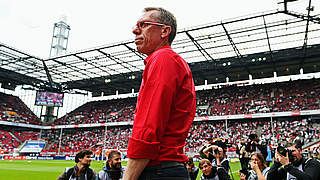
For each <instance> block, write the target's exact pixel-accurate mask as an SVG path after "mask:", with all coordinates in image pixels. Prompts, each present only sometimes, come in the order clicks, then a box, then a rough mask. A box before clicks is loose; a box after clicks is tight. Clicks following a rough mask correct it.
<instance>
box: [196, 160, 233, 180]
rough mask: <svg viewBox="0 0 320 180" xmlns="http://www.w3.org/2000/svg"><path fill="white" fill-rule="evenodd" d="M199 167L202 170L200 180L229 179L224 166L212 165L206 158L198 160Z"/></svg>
mask: <svg viewBox="0 0 320 180" xmlns="http://www.w3.org/2000/svg"><path fill="white" fill-rule="evenodd" d="M199 168H200V170H201V171H202V176H201V178H200V180H216V179H219V180H231V179H230V177H229V175H228V172H227V171H226V170H225V169H224V168H222V167H219V166H218V167H217V166H212V164H211V162H210V161H209V160H208V159H202V160H201V161H200V162H199Z"/></svg>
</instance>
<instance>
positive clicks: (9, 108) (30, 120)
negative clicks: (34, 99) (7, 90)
mask: <svg viewBox="0 0 320 180" xmlns="http://www.w3.org/2000/svg"><path fill="white" fill-rule="evenodd" d="M0 120H1V121H11V122H18V123H25V124H35V125H39V124H40V119H39V118H38V117H37V116H36V115H35V114H34V113H33V112H32V111H31V110H30V109H29V108H28V107H27V106H26V105H25V103H24V102H23V101H21V99H20V98H18V97H16V96H12V95H8V94H4V93H1V92H0Z"/></svg>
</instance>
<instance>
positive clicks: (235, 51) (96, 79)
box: [0, 11, 320, 94]
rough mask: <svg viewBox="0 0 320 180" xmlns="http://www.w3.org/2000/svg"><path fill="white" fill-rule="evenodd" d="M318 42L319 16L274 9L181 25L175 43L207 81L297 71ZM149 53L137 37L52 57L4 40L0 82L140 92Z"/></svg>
mask: <svg viewBox="0 0 320 180" xmlns="http://www.w3.org/2000/svg"><path fill="white" fill-rule="evenodd" d="M319 44H320V15H316V16H308V15H304V14H299V13H295V12H289V11H286V12H285V11H270V12H264V13H259V14H254V15H250V16H244V17H238V18H235V19H229V20H224V21H220V22H214V23H211V24H207V25H202V26H196V27H191V28H186V29H181V30H179V31H178V33H177V36H176V39H175V41H174V42H173V44H172V48H173V49H174V50H175V51H176V52H177V53H178V54H180V55H181V56H182V57H183V58H184V59H185V60H186V61H187V62H188V63H189V64H190V66H191V69H192V71H193V75H194V79H195V81H196V84H203V83H204V80H205V79H207V80H209V81H210V82H219V81H221V80H222V79H223V80H225V78H226V77H229V78H232V79H233V80H240V79H243V78H247V79H248V75H249V74H251V75H252V76H253V77H264V76H273V72H277V73H278V74H281V72H278V71H280V69H279V66H281V65H283V66H285V67H284V68H288V67H289V66H293V67H292V68H291V69H294V70H291V72H287V73H296V72H297V71H299V69H300V68H301V67H304V65H305V64H306V63H307V62H308V61H307V59H308V57H309V56H310V57H311V56H312V57H314V56H317V55H315V54H311V53H312V52H313V51H312V50H308V49H309V48H310V47H315V46H317V45H319ZM292 48H293V49H295V50H294V51H292V52H291V51H290V53H289V52H287V53H281V58H280V59H279V57H278V58H277V56H276V55H277V54H278V53H279V52H280V51H281V52H282V51H283V50H286V49H292ZM297 52H299V53H298V54H297ZM317 52H319V50H318V49H317ZM252 55H255V56H254V57H253V56H252ZM257 55H259V56H257ZM293 55H297V56H294V57H295V58H294V57H293ZM145 57H146V56H145V55H143V54H140V53H138V52H137V51H136V49H135V44H134V41H132V40H129V41H123V42H118V43H114V44H109V45H104V46H100V47H94V48H90V49H87V50H81V51H78V52H72V53H68V54H65V55H61V56H56V57H52V58H49V59H41V58H38V57H36V56H32V55H29V54H27V53H24V52H21V51H19V50H17V49H15V48H12V47H9V46H7V45H5V44H0V63H1V68H0V81H2V82H4V81H5V79H7V80H10V81H11V82H13V83H15V84H30V85H33V86H36V87H38V86H39V83H42V84H43V83H45V82H48V80H49V81H50V77H51V78H52V81H53V82H54V83H57V84H59V85H62V88H63V89H64V90H67V89H83V90H88V91H92V92H96V93H98V94H99V93H101V92H105V93H106V94H114V92H115V90H120V91H122V92H123V93H125V92H131V89H135V91H138V89H139V84H140V81H141V76H142V71H143V69H144V64H143V59H144V58H145ZM317 57H320V56H317ZM293 59H295V60H293ZM288 60H290V62H289V61H288ZM280 61H283V62H286V63H282V64H281V62H280ZM310 63H311V64H313V67H312V68H313V70H310V71H318V69H317V68H319V67H320V64H319V65H318V66H316V67H314V65H316V64H317V61H315V60H312V61H310ZM258 64H259V68H256V67H257V65H258ZM308 67H309V66H308ZM304 68H307V67H304ZM46 69H47V70H48V71H46ZM264 71H267V72H265V73H263V72H264ZM281 71H283V68H282V70H281ZM285 71H288V69H285ZM289 71H290V70H289ZM307 71H308V70H307ZM319 71H320V69H319ZM8 72H10V73H8ZM261 72H262V74H261ZM8 75H9V76H8ZM17 77H18V78H17Z"/></svg>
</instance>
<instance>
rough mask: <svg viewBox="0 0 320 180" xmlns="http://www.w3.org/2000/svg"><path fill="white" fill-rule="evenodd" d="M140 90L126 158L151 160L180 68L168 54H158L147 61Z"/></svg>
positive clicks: (166, 122) (157, 153) (158, 143)
mask: <svg viewBox="0 0 320 180" xmlns="http://www.w3.org/2000/svg"><path fill="white" fill-rule="evenodd" d="M150 61H151V62H150V64H149V63H148V64H147V66H146V70H145V72H144V73H145V74H144V79H143V81H144V83H143V86H144V87H143V89H140V93H141V92H142V93H141V94H139V96H140V95H141V96H140V97H138V104H137V109H136V112H135V120H134V125H133V130H132V137H131V138H129V144H128V157H129V158H135V159H151V160H154V159H156V158H157V157H158V155H159V149H160V148H159V147H160V146H159V145H160V141H161V138H162V137H163V135H164V132H165V128H166V127H167V125H168V120H169V118H170V112H171V106H172V103H173V99H174V96H175V92H176V91H175V90H176V88H177V85H178V83H179V79H178V76H177V74H178V73H180V72H179V71H181V70H180V68H179V66H178V65H177V63H176V61H175V59H174V58H173V57H171V56H170V55H166V54H163V53H162V54H159V55H158V56H156V57H155V58H154V59H153V60H150Z"/></svg>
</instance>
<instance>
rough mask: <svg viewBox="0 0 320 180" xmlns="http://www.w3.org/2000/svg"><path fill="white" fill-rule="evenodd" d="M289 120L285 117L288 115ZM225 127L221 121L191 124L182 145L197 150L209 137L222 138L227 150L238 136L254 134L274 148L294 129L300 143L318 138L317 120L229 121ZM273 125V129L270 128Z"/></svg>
mask: <svg viewBox="0 0 320 180" xmlns="http://www.w3.org/2000/svg"><path fill="white" fill-rule="evenodd" d="M288 119H289V118H288ZM227 125H228V127H227V128H226V123H225V122H224V121H212V122H208V121H207V122H205V123H203V122H201V123H195V124H194V125H193V126H192V127H191V130H190V132H189V137H188V139H187V144H186V148H187V150H188V151H191V152H197V151H198V148H199V147H200V146H202V145H203V144H205V143H207V142H208V141H210V140H214V139H225V140H226V141H227V142H228V144H230V145H231V146H230V148H229V150H230V151H235V148H236V144H237V143H239V142H240V138H245V139H249V137H248V135H249V134H251V133H257V134H259V136H260V139H261V140H262V141H264V143H266V144H270V145H271V146H273V147H275V146H276V145H277V144H278V143H282V142H287V141H289V140H290V137H289V135H290V133H292V132H294V133H296V134H298V136H299V137H300V138H301V139H303V141H304V144H308V143H310V142H314V141H316V140H320V128H319V122H312V121H310V120H307V119H300V120H277V119H276V120H274V121H272V122H271V120H263V121H262V120H254V119H251V120H230V121H228V124H227ZM272 125H273V128H272Z"/></svg>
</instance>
